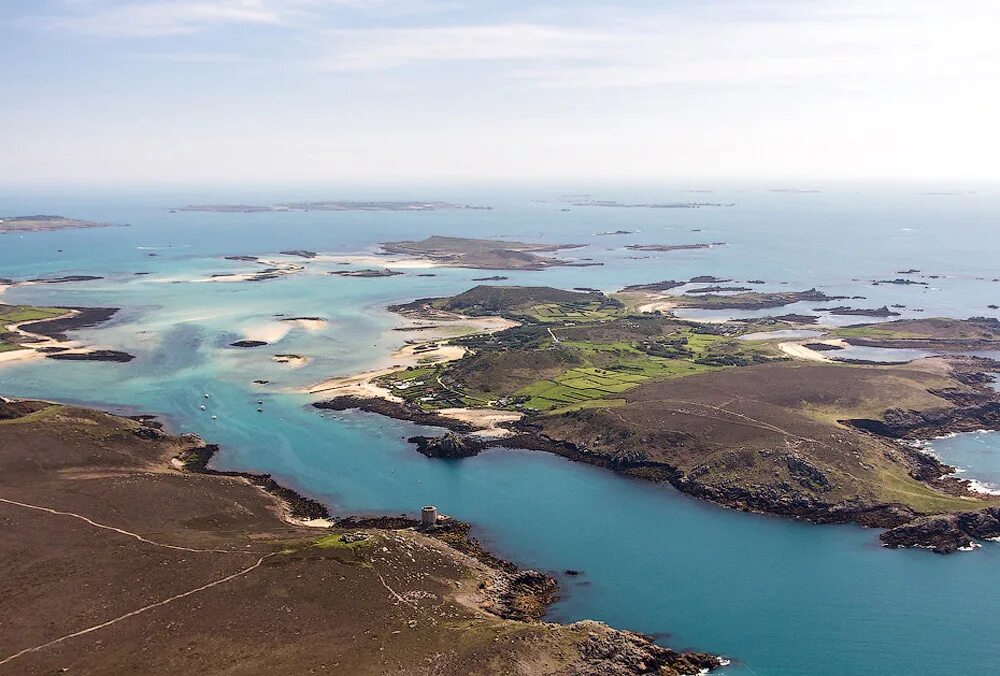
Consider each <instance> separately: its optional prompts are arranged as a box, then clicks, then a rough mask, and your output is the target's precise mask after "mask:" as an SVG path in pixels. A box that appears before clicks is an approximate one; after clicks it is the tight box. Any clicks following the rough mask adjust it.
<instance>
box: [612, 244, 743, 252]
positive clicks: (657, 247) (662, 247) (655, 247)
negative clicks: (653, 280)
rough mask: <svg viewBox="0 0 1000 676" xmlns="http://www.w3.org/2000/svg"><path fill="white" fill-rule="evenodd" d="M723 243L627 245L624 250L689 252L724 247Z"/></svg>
mask: <svg viewBox="0 0 1000 676" xmlns="http://www.w3.org/2000/svg"><path fill="white" fill-rule="evenodd" d="M725 245H726V243H725V242H711V243H701V244H629V245H628V246H626V247H625V248H626V249H628V250H629V251H662V252H666V251H690V250H693V249H711V248H712V247H715V246H725Z"/></svg>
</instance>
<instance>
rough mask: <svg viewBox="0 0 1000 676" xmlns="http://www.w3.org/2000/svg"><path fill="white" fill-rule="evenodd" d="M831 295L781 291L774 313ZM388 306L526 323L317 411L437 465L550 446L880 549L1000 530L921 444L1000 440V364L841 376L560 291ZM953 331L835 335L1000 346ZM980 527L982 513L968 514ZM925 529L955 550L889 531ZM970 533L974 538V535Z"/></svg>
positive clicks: (603, 298)
mask: <svg viewBox="0 0 1000 676" xmlns="http://www.w3.org/2000/svg"><path fill="white" fill-rule="evenodd" d="M737 295H738V294H737ZM747 295H749V294H747ZM819 295H824V294H822V293H821V292H818V291H816V290H815V289H811V290H808V291H805V292H792V293H791V294H778V295H777V296H776V297H774V298H771V301H770V302H768V303H767V304H766V306H771V304H772V303H773V304H774V305H779V304H786V303H787V302H791V301H790V297H792V298H799V297H803V296H805V297H810V298H815V297H816V296H819ZM765 296H766V294H765ZM718 298H726V297H725V296H718ZM779 301H780V302H779ZM757 302H760V299H759V298H758V299H757ZM390 310H391V311H393V312H396V313H399V314H402V315H404V316H406V317H409V318H411V319H417V318H419V319H423V320H425V321H439V320H441V319H442V318H445V317H448V316H453V315H456V314H458V315H462V316H468V317H493V318H503V319H505V320H507V321H510V322H516V326H512V327H510V328H505V329H502V330H498V331H494V332H492V333H485V334H484V333H479V334H474V335H467V336H463V337H459V338H454V339H452V340H450V341H448V344H450V345H452V346H454V347H456V348H459V351H458V354H456V355H453V356H452V358H450V359H447V360H440V361H437V362H436V363H427V364H414V365H410V366H407V367H406V368H401V369H399V370H397V371H389V372H384V371H383V372H379V373H377V374H374V375H373V377H371V378H370V379H369V380H368V381H367V385H366V387H364V388H358V387H351V388H343V391H342V393H340V394H339V396H334V397H333V398H330V399H325V400H323V401H319V402H316V403H315V404H314V406H316V407H317V408H319V409H333V410H343V409H348V408H359V409H363V410H368V411H372V412H375V413H380V414H383V415H389V416H392V417H398V418H402V419H406V420H413V421H415V422H419V423H421V424H426V425H436V426H439V427H444V428H446V429H448V430H450V431H451V432H452V433H453V435H452V436H446V437H443V438H441V439H434V438H430V437H426V438H422V439H415V440H414V443H417V444H418V448H419V450H421V451H423V452H425V453H427V454H428V455H431V456H433V457H451V456H457V457H462V456H466V455H470V454H474V453H476V452H479V451H480V450H482V449H484V448H487V447H490V446H507V447H515V448H528V449H535V450H542V451H547V452H551V453H556V454H558V455H562V456H564V457H567V458H570V459H573V460H578V461H582V462H587V463H590V464H594V465H598V466H601V467H606V468H608V469H611V470H614V471H618V472H621V473H624V474H628V475H631V476H635V477H639V478H644V479H649V480H653V481H661V482H668V483H670V484H672V485H673V486H675V487H676V488H677V489H679V490H681V491H682V492H685V493H687V494H689V495H693V496H696V497H699V498H703V499H706V500H710V501H712V502H715V503H717V504H720V505H724V506H727V507H731V508H735V509H741V510H746V511H755V512H765V513H770V514H777V515H781V516H786V517H792V518H799V519H805V520H809V521H814V522H820V523H846V522H853V523H857V524H861V525H864V526H872V527H879V528H886V529H890V530H888V531H887V532H886V533H885V534H884V535H883V541H884V542H885V543H886V544H887V545H891V546H896V545H898V544H913V545H921V546H927V547H929V548H933V549H934V550H935V551H940V552H950V551H957V550H958V549H962V548H968V547H971V546H972V545H973V544H974V541H975V540H976V539H981V538H983V537H995V536H1000V523H998V522H996V521H995V520H993V521H990V519H991V518H992V516H991V514H992V512H991V511H990V510H994V509H996V508H997V506H998V505H1000V498H998V497H997V496H992V495H988V494H984V493H980V492H977V491H975V490H974V489H973V488H971V487H970V484H969V483H968V482H966V481H963V480H961V479H960V478H957V477H955V476H954V469H953V468H950V467H948V466H945V465H944V464H942V463H941V462H939V461H938V460H937V459H935V458H934V457H933V456H930V455H928V454H927V453H925V452H923V451H922V450H921V449H920V448H918V447H916V446H915V445H914V444H913V443H912V441H913V440H916V439H925V438H929V437H932V436H937V435H940V434H946V433H950V432H955V431H970V430H974V429H984V428H985V429H1000V394H998V393H997V392H996V391H995V390H994V389H993V388H991V387H990V382H991V377H990V376H989V375H987V374H988V373H991V372H993V371H995V370H1000V363H998V362H996V361H993V360H988V359H981V358H975V357H965V356H959V355H954V356H950V357H949V356H945V357H936V358H933V359H923V360H919V361H913V362H909V363H905V364H898V365H853V364H851V365H848V364H843V363H835V362H832V361H830V360H829V359H827V358H825V357H823V356H822V355H821V354H819V353H817V352H813V351H811V350H808V349H807V348H802V349H800V348H801V347H802V346H801V345H798V344H795V343H785V342H781V340H780V338H779V339H777V340H767V339H766V338H767V336H766V333H765V334H764V335H763V336H760V337H758V336H759V334H760V332H761V331H770V330H776V329H780V328H781V326H780V323H778V322H776V320H773V319H758V320H748V321H730V322H724V323H698V322H691V321H684V320H681V319H678V318H676V317H673V316H670V315H669V314H664V313H662V312H660V313H655V312H652V313H651V312H644V311H643V310H642V306H641V305H637V304H636V302H635V298H634V297H633V296H632V295H630V294H620V295H617V296H615V295H612V296H608V295H605V294H603V293H600V292H576V291H566V290H562V289H555V288H550V287H516V286H484V285H481V286H477V287H474V288H472V289H470V290H468V291H466V292H463V293H461V294H457V295H455V296H451V297H445V298H427V299H419V300H416V301H413V302H411V303H406V304H401V305H395V306H391V307H390ZM941 321H942V320H923V323H920V324H918V323H914V322H912V321H910V322H908V323H902V324H899V325H897V326H890V327H889V328H886V329H881V331H882V333H879V330H880V328H879V327H881V326H883V325H870V326H863V327H861V328H858V329H855V330H853V332H852V333H848V332H851V331H852V330H851V329H844V330H842V332H841V333H836V332H835V333H833V334H831V336H830V339H832V340H838V339H839V340H845V339H854V340H858V341H863V340H877V339H884V340H906V341H918V340H935V338H936V336H939V335H940V336H941V337H942V340H943V337H944V334H945V333H947V334H948V335H949V336H950V337H951V339H952V340H974V341H975V342H974V343H970V342H965V343H958V344H961V345H969V344H975V345H977V346H979V345H985V344H987V342H988V343H989V344H992V345H1000V342H994V341H1000V323H997V324H996V325H994V324H992V323H989V322H987V321H985V320H983V319H974V320H966V321H959V320H943V321H945V322H948V321H951V322H952V323H951V324H947V323H945V324H942V323H941ZM994 322H995V320H994ZM786 326H787V325H786ZM949 326H950V327H951V328H950V329H949V328H948V327H949ZM921 327H924V328H923V331H924V332H923V333H921V332H920V331H921ZM811 333H815V332H811ZM751 334H753V335H751ZM777 335H778V336H780V335H781V334H777ZM743 336H748V337H750V338H752V339H751V340H744V339H743V338H742V337H743ZM987 337H989V340H987ZM761 338H763V339H761ZM810 340H811V342H815V339H814V338H812V339H810ZM440 343H441V341H440V340H438V341H435V343H434V345H435V347H438V346H439V345H440ZM358 382H360V381H358ZM315 391H317V392H319V391H322V390H315ZM333 393H335V394H336V393H337V392H333ZM968 514H973V515H977V516H970V517H963V516H961V515H968ZM955 515H959V516H955ZM930 517H941V518H942V520H941V521H940V522H937V521H935V522H933V523H939V525H940V524H947V525H949V527H950V530H949V531H948V533H949V535H948V537H936V538H931V539H926V540H924V541H919V540H918V539H917V538H915V537H911V538H910V540H911V541H908V540H907V538H903V537H900V536H899V533H900V531H896V530H894V529H896V528H900V527H904V526H905V527H907V528H909V530H907V531H905V532H906V533H910V534H912V533H921V532H925V531H926V530H927V529H928V528H930V527H929V526H921V527H920V528H916V527H913V524H924V523H925V522H924V520H925V519H927V518H930ZM969 523H975V524H978V526H977V528H976V529H969V528H964V526H962V524H966V525H968V524H969ZM983 523H986V524H987V525H986V526H983V525H982V524H983ZM956 524H958V525H956ZM991 524H992V525H991ZM952 526H954V527H952ZM960 526H961V527H960ZM993 532H995V535H984V534H988V533H993Z"/></svg>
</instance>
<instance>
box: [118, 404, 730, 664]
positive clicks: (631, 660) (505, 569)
mask: <svg viewBox="0 0 1000 676" xmlns="http://www.w3.org/2000/svg"><path fill="white" fill-rule="evenodd" d="M133 419H135V420H137V421H139V422H140V423H141V424H142V427H140V428H138V429H137V430H136V431H135V434H136V435H137V436H139V437H141V438H164V437H166V436H167V435H166V434H165V433H164V432H163V431H162V430H161V429H160V427H161V426H160V425H159V424H158V423H157V422H156V421H155V420H153V419H152V418H149V417H146V416H135V417H133ZM191 441H192V442H200V439H198V438H197V437H195V436H193V435H192V436H191ZM218 451H219V446H218V445H216V444H201V445H193V446H191V447H190V448H188V449H185V450H184V451H182V452H181V453H180V454H179V455H178V456H177V460H178V461H179V462H180V463H181V464H182V465H183V468H184V469H185V470H187V471H191V472H196V473H199V474H208V475H213V476H223V477H238V478H242V479H245V480H247V481H248V482H249V483H251V484H252V485H254V486H257V487H258V488H260V489H262V490H263V491H265V492H267V493H269V494H271V495H273V496H275V497H276V498H278V499H279V500H280V501H281V502H282V503H283V504H284V505H285V506H286V508H287V510H288V514H289V516H290V517H292V518H293V519H300V520H304V521H311V520H317V519H322V520H325V521H327V522H329V524H330V527H332V528H335V529H337V530H347V531H357V532H358V534H357V535H351V534H345V535H342V536H341V540H342V541H344V542H345V543H348V544H349V543H351V542H354V541H356V539H358V538H365V537H366V536H365V535H364V534H363V533H361V532H360V531H364V530H401V529H415V530H421V531H422V532H423V533H424V534H425V535H428V536H431V537H433V538H436V539H438V540H441V541H442V542H444V543H445V544H447V545H448V546H450V547H452V548H453V549H455V550H457V551H459V552H462V553H463V554H466V555H468V556H471V557H472V558H474V559H476V560H478V561H479V562H481V563H483V564H484V565H486V566H487V567H488V568H490V569H492V570H493V571H494V573H493V575H492V577H491V578H490V580H489V582H488V583H483V584H481V586H480V591H481V592H482V593H483V595H484V599H485V600H484V602H483V606H482V607H483V609H484V610H486V611H487V612H489V613H491V614H493V615H495V616H497V617H499V618H502V619H506V620H513V621H518V622H528V623H538V622H541V621H542V618H543V617H544V616H545V614H546V613H547V612H548V608H549V606H551V605H552V604H553V603H554V602H555V601H556V600H558V598H559V597H558V582H557V581H556V579H555V578H554V577H552V576H551V575H547V574H545V573H541V572H538V571H534V570H521V569H519V568H518V567H517V566H516V565H515V564H513V563H511V562H509V561H506V560H504V559H501V558H499V557H497V556H495V555H493V554H492V553H490V552H489V551H488V550H487V549H486V548H485V547H483V546H482V545H481V544H480V542H479V541H478V540H476V539H475V538H474V537H472V536H471V534H470V533H471V525H470V524H468V523H466V522H464V521H461V520H458V519H454V518H451V517H443V516H441V517H439V518H438V522H437V525H436V526H435V527H433V528H430V529H426V528H422V527H421V522H420V521H418V520H416V519H411V518H409V517H406V516H398V517H393V516H373V517H360V516H347V517H342V518H339V519H335V520H334V519H332V515H331V514H330V511H329V510H328V509H327V507H326V506H325V505H323V504H322V503H320V502H318V501H316V500H313V499H312V498H308V497H305V496H303V495H301V494H299V493H298V492H296V491H294V490H292V489H290V488H287V487H285V486H282V485H281V484H279V483H278V482H276V481H275V480H274V479H273V478H272V477H271V475H270V474H256V473H252V472H239V471H223V470H215V469H211V468H209V467H208V464H209V462H210V461H211V459H212V457H213V456H214V455H215V454H216V453H217V452H218ZM587 623H589V624H590V625H592V626H593V627H594V628H595V629H601V630H602V631H600V632H591V633H590V634H589V640H588V642H587V643H586V644H584V646H583V647H582V648H581V653H582V656H583V658H584V659H585V660H586V661H587V662H588V663H590V664H592V665H593V667H594V669H595V671H594V672H593V673H594V674H598V673H621V674H650V673H659V674H666V675H676V676H681V675H688V674H691V675H693V674H702V673H706V672H708V671H710V670H712V669H715V668H718V667H720V666H723V665H724V664H726V663H727V662H726V660H724V659H722V658H720V657H718V656H716V655H712V654H710V653H705V652H696V651H678V650H673V649H671V648H666V647H663V646H660V645H657V644H656V643H654V642H653V638H652V637H650V636H646V635H644V634H639V633H636V632H631V631H625V630H618V629H610V630H609V628H607V627H606V626H605V625H603V624H601V623H598V622H592V621H587V620H585V621H583V622H581V623H577V624H578V625H579V624H587ZM574 626H575V625H574Z"/></svg>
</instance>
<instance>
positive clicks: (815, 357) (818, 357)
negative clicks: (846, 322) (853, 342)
mask: <svg viewBox="0 0 1000 676" xmlns="http://www.w3.org/2000/svg"><path fill="white" fill-rule="evenodd" d="M809 342H811V343H822V344H823V345H836V346H837V347H847V343H846V342H844V341H843V340H812V341H809ZM778 349H779V350H781V351H782V352H784V353H785V354H787V355H788V356H789V357H792V358H793V359H805V360H806V361H820V362H825V363H832V362H833V361H834V360H833V359H830V358H829V357H826V356H824V355H823V353H822V352H817V351H816V350H810V349H809V348H808V347H806V346H805V344H804V343H791V342H788V343H778Z"/></svg>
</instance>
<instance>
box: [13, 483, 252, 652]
mask: <svg viewBox="0 0 1000 676" xmlns="http://www.w3.org/2000/svg"><path fill="white" fill-rule="evenodd" d="M0 502H2V503H4V504H8V505H16V506H18V507H24V508H25V509H34V510H36V511H39V512H47V513H49V514H57V515H59V516H69V517H73V518H74V519H80V520H81V521H85V522H86V523H88V524H90V525H91V526H94V527H95V528H103V529H104V530H110V531H112V532H115V533H119V534H121V535H125V536H127V537H130V538H135V539H136V540H138V541H139V542H144V543H146V544H147V545H153V546H154V547H163V548H165V549H176V550H178V551H182V552H198V553H211V554H241V555H248V554H252V553H253V552H241V551H239V550H230V549H196V548H194V547H181V546H179V545H168V544H166V543H163V542H156V541H155V540H150V539H148V538H145V537H143V536H141V535H139V534H138V533H133V532H131V531H127V530H122V529H121V528H115V527H114V526H108V525H105V524H103V523H98V522H96V521H93V520H92V519H88V518H87V517H85V516H83V515H82V514H75V513H73V512H61V511H59V510H58V509H52V508H50V507H41V506H39V505H31V504H28V503H26V502H18V501H17V500H8V499H7V498H0ZM0 664H2V662H0Z"/></svg>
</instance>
